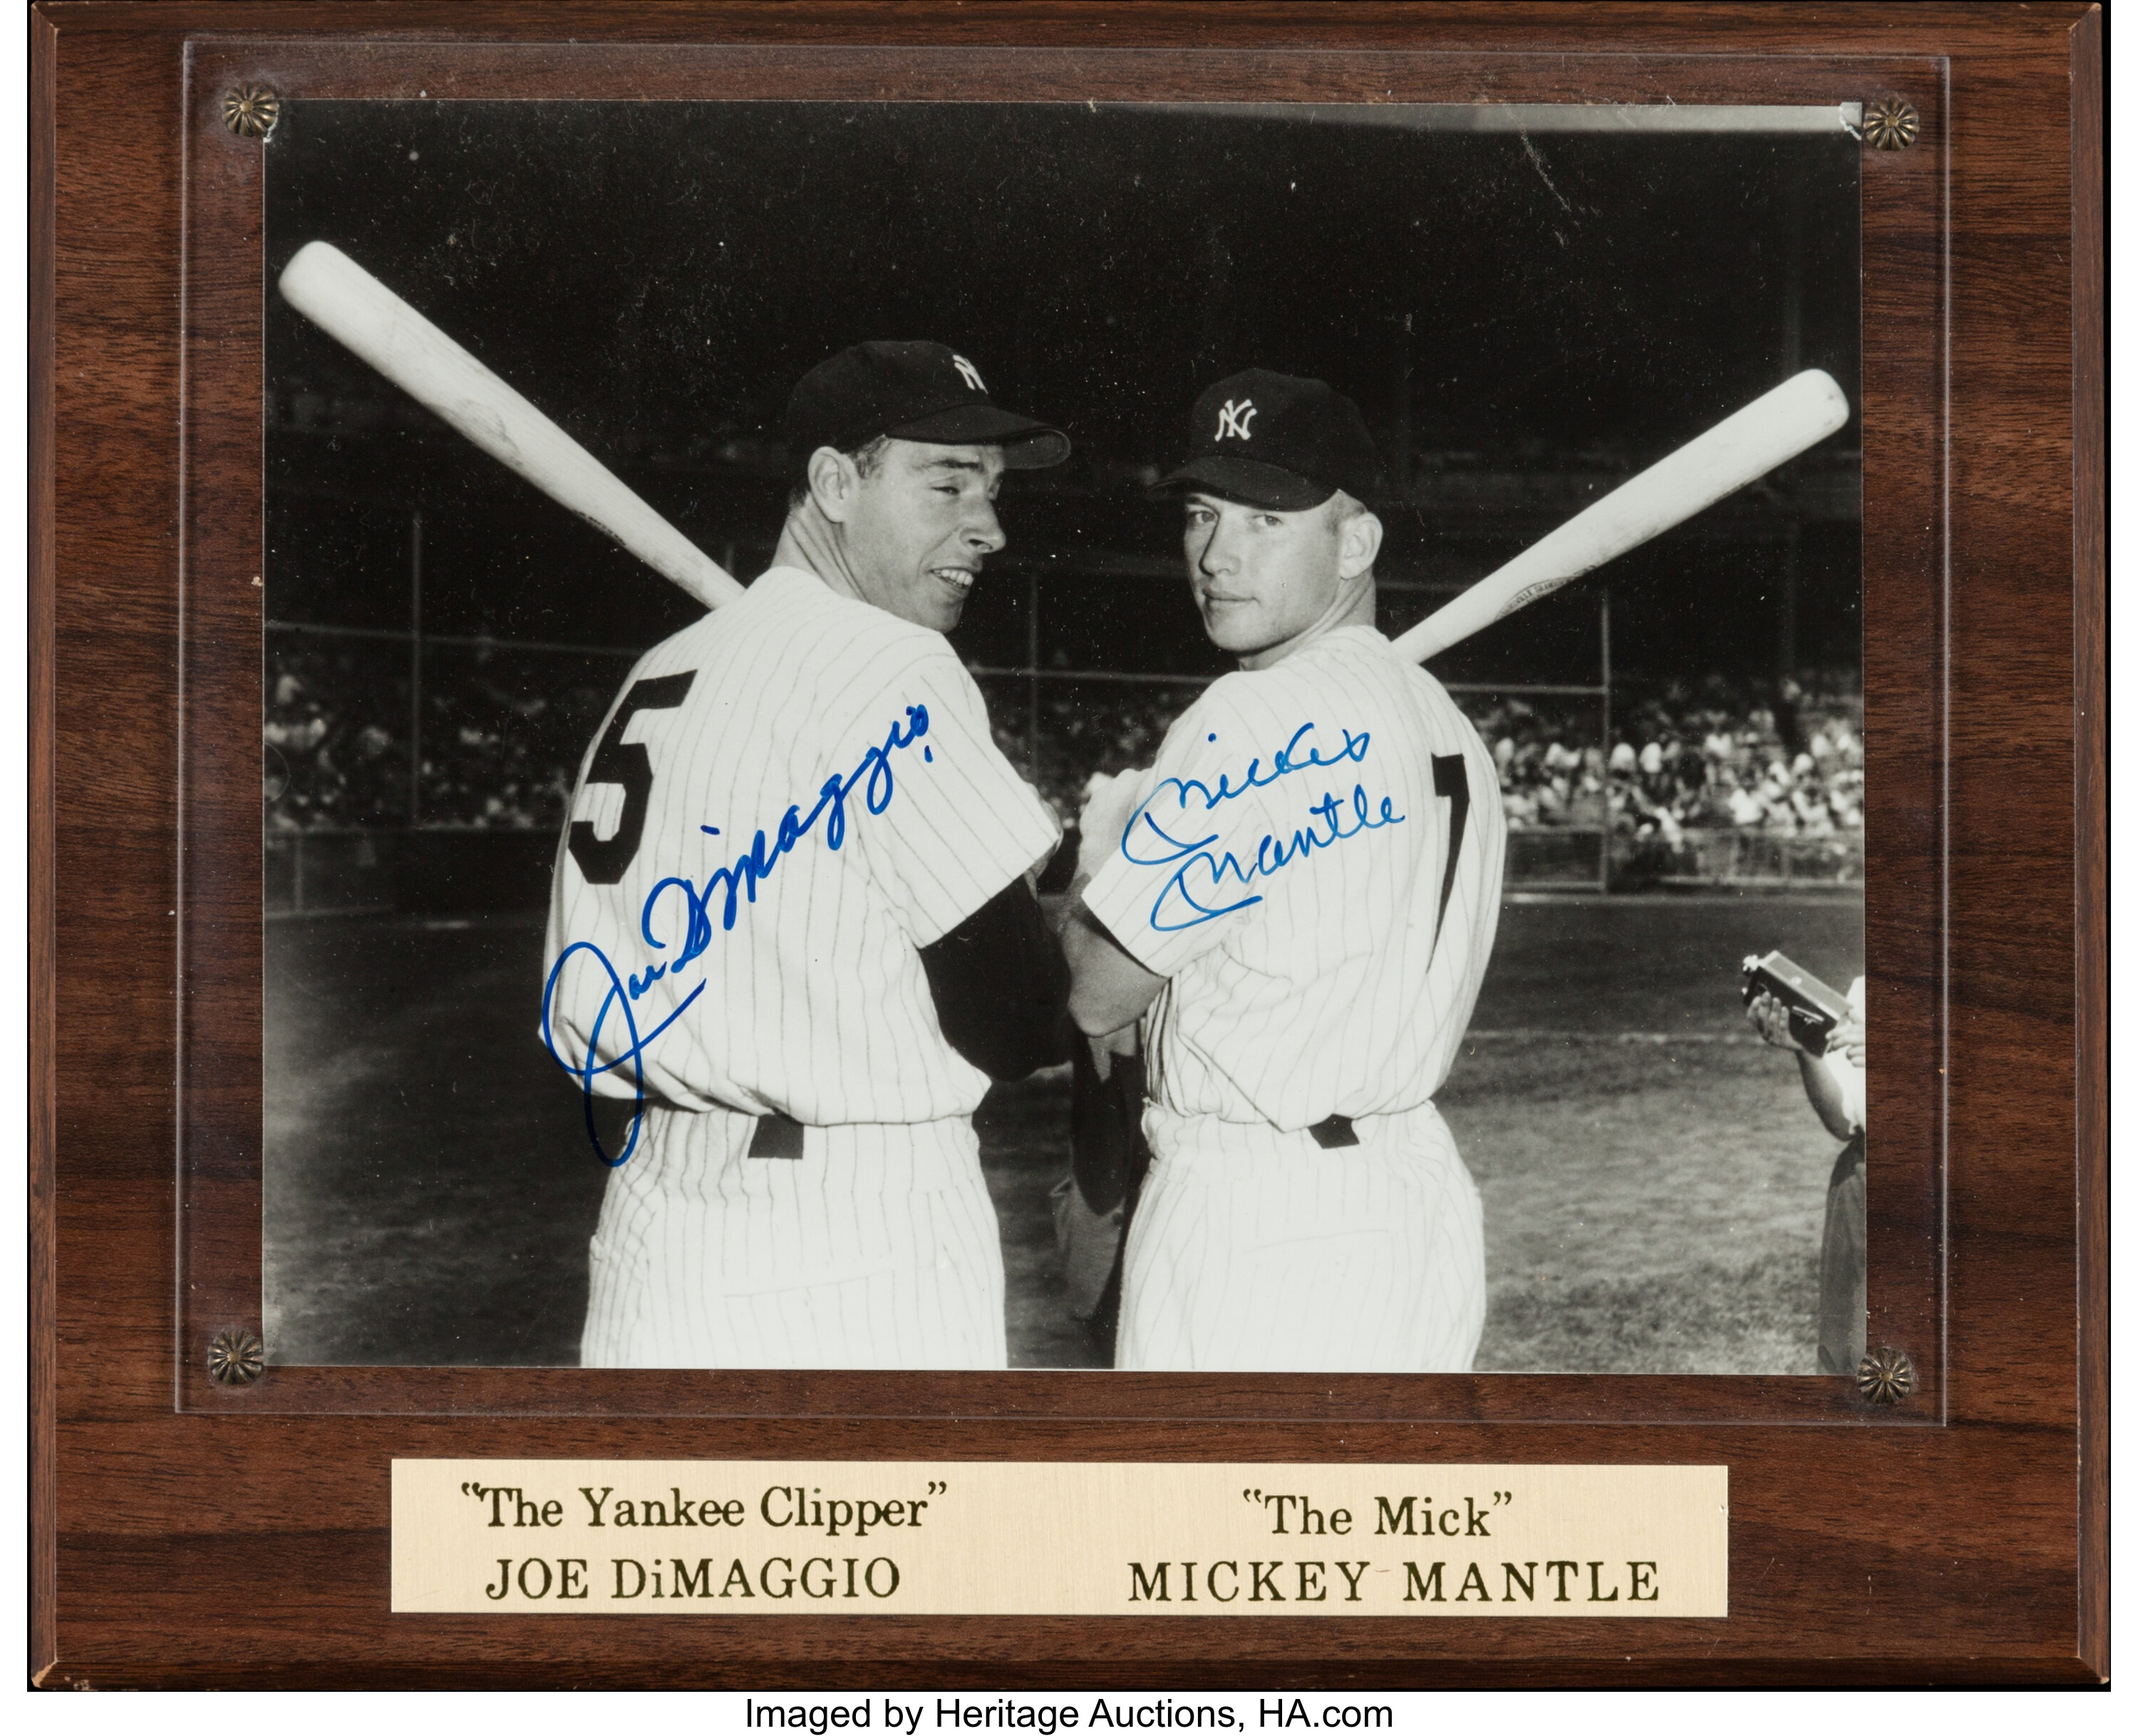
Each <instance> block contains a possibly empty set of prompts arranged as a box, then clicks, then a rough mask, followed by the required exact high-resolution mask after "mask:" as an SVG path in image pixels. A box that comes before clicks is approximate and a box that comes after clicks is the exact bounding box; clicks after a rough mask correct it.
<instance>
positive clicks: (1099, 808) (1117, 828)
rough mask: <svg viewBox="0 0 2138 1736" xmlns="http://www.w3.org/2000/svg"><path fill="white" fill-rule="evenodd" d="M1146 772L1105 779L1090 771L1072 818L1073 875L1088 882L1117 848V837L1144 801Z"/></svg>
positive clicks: (1125, 829) (1148, 778)
mask: <svg viewBox="0 0 2138 1736" xmlns="http://www.w3.org/2000/svg"><path fill="white" fill-rule="evenodd" d="M1149 781H1150V773H1149V772H1148V771H1142V770H1133V769H1132V770H1130V771H1126V772H1119V773H1115V774H1114V775H1113V776H1112V777H1108V776H1107V775H1106V773H1104V772H1094V773H1091V778H1090V779H1089V780H1088V781H1087V782H1086V783H1085V785H1084V806H1083V807H1082V808H1081V810H1080V811H1079V812H1078V813H1077V816H1076V875H1077V878H1078V879H1080V880H1088V879H1090V878H1091V876H1092V875H1095V874H1096V873H1097V872H1098V871H1099V870H1100V869H1101V868H1102V867H1104V866H1106V862H1107V861H1108V859H1109V858H1110V857H1111V856H1112V855H1113V853H1114V852H1115V851H1116V850H1118V849H1119V848H1120V842H1121V834H1122V833H1123V832H1125V831H1127V830H1128V828H1129V822H1130V821H1131V820H1132V819H1134V818H1135V811H1136V809H1137V807H1139V806H1140V804H1141V803H1142V801H1143V798H1144V786H1145V784H1146V783H1148V782H1149Z"/></svg>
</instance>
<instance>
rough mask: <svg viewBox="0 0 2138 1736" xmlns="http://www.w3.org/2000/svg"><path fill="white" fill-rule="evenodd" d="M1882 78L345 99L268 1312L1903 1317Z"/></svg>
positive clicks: (336, 155) (323, 121)
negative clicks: (1757, 94) (1874, 546)
mask: <svg viewBox="0 0 2138 1736" xmlns="http://www.w3.org/2000/svg"><path fill="white" fill-rule="evenodd" d="M1862 150H1863V145H1862V139H1861V136H1860V116H1858V115H1857V114H1856V113H1855V112H1854V110H1853V108H1852V106H1841V107H1833V106H1829V107H1826V108H1821V109H1813V108H1769V109H1760V108H1728V109H1707V108H1701V107H1696V106H1686V107H1680V108H1673V107H1668V106H1659V107H1641V108H1625V107H1611V106H1593V107H1582V106H1573V105H1567V106H1556V107H1555V106H1550V105H1491V106H1482V105H1481V106H1462V105H1445V106H1442V105H1433V106H1417V105H1393V104H1391V105H1364V104H1360V105H1301V104H1289V105H1279V104H1267V105H1265V104H1223V103H1214V102H1213V103H1208V104H1094V103H1086V104H1076V103H1066V104H1064V103H1056V104H992V103H988V104H983V103H962V102H928V103H921V102H899V101H886V102H871V103H857V102H846V101H808V102H803V101H795V102H765V101H749V102H742V101H715V100H707V101H693V102H644V103H635V102H634V103H622V102H566V101H554V100H539V101H510V102H508V101H466V100H456V101H435V100H428V99H423V100H391V101H386V100H364V101H356V100H347V101H329V100H289V101H286V102H285V103H284V104H283V105H282V106H281V112H280V115H279V117H278V119H276V124H275V128H274V130H273V133H272V134H271V137H270V138H269V139H268V141H267V144H266V159H265V160H266V210H265V214H264V217H265V243H264V245H265V248H266V305H265V308H264V310H263V311H264V315H265V321H264V329H265V334H266V335H265V343H266V357H265V363H266V367H265V378H266V403H265V406H264V410H265V442H264V454H263V460H264V465H265V476H264V487H265V504H266V549H265V552H264V562H265V564H264V567H263V568H262V573H261V578H262V584H263V587H264V596H265V617H266V622H265V633H264V646H263V653H262V656H263V664H262V669H261V712H262V734H263V759H264V779H263V791H262V794H263V820H262V825H263V839H264V846H265V853H264V874H265V884H264V889H263V890H264V901H265V917H264V922H265V931H266V932H265V937H264V955H265V972H266V980H265V983H264V993H265V1002H264V1005H265V1027H264V1033H263V1066H264V1074H265V1077H264V1087H265V1092H264V1100H265V1112H264V1114H265V1125H264V1128H263V1130H262V1133H263V1165H262V1226H261V1234H262V1239H263V1248H262V1252H263V1261H262V1273H263V1279H262V1282H263V1290H264V1295H263V1297H262V1318H263V1323H264V1324H263V1336H264V1339H265V1342H266V1358H267V1360H268V1361H269V1362H271V1363H280V1364H283V1365H295V1366H305V1365H329V1366H331V1365H388V1366H403V1367H445V1366H461V1367H476V1368H480V1367H508V1366H518V1367H543V1368H571V1367H580V1368H697V1369H708V1370H718V1369H723V1368H738V1369H740V1368H793V1369H818V1368H822V1369H873V1370H901V1369H910V1370H921V1369H979V1370H984V1369H1003V1368H1018V1369H1062V1370H1078V1371H1093V1372H1097V1371H1106V1370H1110V1369H1123V1370H1144V1371H1159V1370H1164V1371H1180V1372H1184V1373H1194V1372H1215V1371H1253V1372H1269V1373H1329V1374H1337V1373H1468V1372H1472V1371H1476V1372H1478V1373H1493V1372H1510V1373H1511V1372H1523V1373H1614V1374H1639V1373H1658V1374H1745V1375H1813V1374H1828V1375H1833V1374H1839V1373H1849V1374H1853V1373H1854V1372H1855V1371H1856V1369H1857V1364H1858V1363H1859V1362H1860V1361H1861V1360H1862V1357H1863V1355H1864V1352H1865V1348H1866V1346H1865V1339H1866V1330H1865V1326H1866V1286H1867V1270H1866V1246H1865V1243H1866V1237H1865V1220H1866V1204H1865V1200H1866V1190H1867V1164H1868V1162H1869V1154H1868V1148H1867V1124H1868V1117H1867V1106H1866V1100H1865V1099H1866V1092H1865V1085H1864V1080H1865V1070H1864V1064H1865V1053H1866V1051H1865V1034H1864V1032H1865V1023H1866V1018H1867V1007H1868V1006H1869V1004H1870V1003H1871V1002H1872V1001H1873V1000H1875V999H1876V985H1873V984H1867V983H1866V982H1865V978H1864V930H1863V917H1864V899H1863V893H1864V877H1865V836H1864V820H1863V816H1864V812H1865V807H1864V791H1865V780H1866V778H1867V774H1868V768H1867V754H1868V751H1869V749H1868V744H1867V743H1866V741H1865V739H1864V731H1863V653H1862V597H1863V578H1864V574H1863V558H1862V440H1861V436H1860V432H1859V431H1860V427H1861V423H1860V420H1859V418H1858V415H1857V401H1858V396H1859V378H1860V371H1861V370H1860V358H1861V349H1862V345H1861V323H1862V290H1861V271H1860V258H1861V212H1860V201H1859V192H1860V185H1859V183H1860V179H1861V174H1862Z"/></svg>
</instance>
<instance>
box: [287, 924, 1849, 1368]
mask: <svg viewBox="0 0 2138 1736" xmlns="http://www.w3.org/2000/svg"><path fill="white" fill-rule="evenodd" d="M1775 946H1779V947H1781V948H1784V950H1785V951H1787V952H1788V953H1789V954H1790V956H1791V957H1793V958H1795V959H1797V960H1798V961H1799V963H1803V964H1804V965H1805V966H1807V967H1809V968H1810V969H1812V970H1813V971H1816V972H1818V973H1819V974H1820V975H1822V976H1823V977H1825V978H1827V979H1828V981H1830V982H1834V983H1847V982H1848V979H1849V978H1851V977H1852V976H1854V975H1856V974H1857V973H1858V972H1859V971H1860V970H1861V968H1862V963H1861V958H1862V911H1861V906H1860V905H1858V904H1857V902H1856V901H1854V900H1850V899H1847V898H1835V897H1831V896H1809V897H1801V898H1787V899H1784V898H1773V897H1746V898H1742V899H1729V898H1720V897H1717V898H1699V899H1670V898H1655V899H1618V900H1604V899H1572V900H1550V901H1537V902H1517V903H1512V904H1510V905H1509V906H1508V907H1507V909H1506V911H1505V913H1504V914H1503V916H1502V918H1501V926H1500V939H1499V943H1498V945H1497V947H1496V949H1495V952H1494V955H1493V961H1492V968H1491V973H1490V974H1489V976H1488V978H1487V979H1486V986H1485V992H1484V995H1483V997H1482V998H1481V1000H1480V1002H1479V1003H1478V1007H1477V1016H1476V1017H1475V1018H1474V1019H1473V1020H1472V1025H1471V1035H1470V1039H1469V1041H1467V1043H1466V1045H1465V1046H1464V1052H1463V1055H1462V1059H1461V1060H1460V1061H1459V1062H1458V1063H1457V1066H1456V1069H1455V1071H1454V1074H1453V1075H1452V1077H1451V1078H1450V1080H1448V1083H1447V1087H1446V1088H1445V1090H1442V1093H1441V1095H1440V1098H1439V1103H1440V1106H1441V1109H1442V1113H1443V1114H1445V1115H1446V1116H1447V1121H1448V1124H1449V1125H1450V1126H1451V1127H1452V1128H1453V1129H1454V1131H1455V1135H1456V1139H1457V1142H1458V1143H1459V1144H1460V1145H1461V1147H1462V1153H1463V1155H1464V1157H1465V1158H1467V1161H1468V1163H1469V1164H1470V1168H1471V1170H1472V1173H1473V1174H1475V1175H1476V1177H1477V1183H1478V1186H1479V1187H1480V1188H1481V1190H1482V1192H1483V1194H1484V1198H1485V1234H1486V1271H1487V1275H1488V1278H1489V1281H1490V1285H1491V1306H1490V1309H1489V1312H1488V1314H1487V1316H1486V1326H1485V1339H1484V1343H1483V1346H1482V1348H1481V1350H1480V1353H1479V1356H1478V1367H1480V1368H1489V1369H1538V1370H1553V1371H1574V1370H1594V1371H1603V1370H1609V1371H1615V1372H1620V1373H1810V1372H1812V1368H1813V1339H1812V1329H1811V1315H1812V1305H1813V1289H1814V1269H1813V1249H1814V1246H1815V1242H1816V1237H1817V1232H1818V1222H1819V1213H1820V1211H1821V1209H1822V1207H1823V1202H1824V1196H1825V1182H1826V1176H1827V1172H1828V1168H1829V1167H1830V1166H1831V1164H1832V1162H1833V1149H1834V1148H1833V1141H1832V1140H1831V1139H1828V1137H1827V1136H1826V1134H1824V1132H1823V1130H1822V1129H1820V1127H1819V1125H1818V1121H1817V1119H1816V1118H1815V1117H1814V1116H1813V1114H1812V1113H1811V1110H1810V1109H1809V1107H1808V1106H1807V1105H1806V1104H1805V1102H1804V1095H1803V1091H1802V1089H1801V1087H1800V1086H1799V1083H1798V1080H1797V1073H1796V1069H1795V1067H1794V1065H1791V1063H1790V1061H1789V1057H1787V1056H1783V1055H1779V1054H1775V1053H1774V1052H1772V1051H1768V1050H1765V1049H1763V1048H1761V1047H1760V1046H1758V1045H1757V1044H1756V1043H1753V1042H1750V1041H1746V1038H1747V1036H1748V1035H1749V1033H1748V1028H1747V1027H1746V1026H1745V1023H1744V1020H1743V1017H1742V1015H1741V1013H1740V1011H1739V1007H1738V1001H1737V992H1736V981H1737V964H1738V961H1739V960H1740V958H1742V957H1743V956H1744V955H1745V953H1748V952H1755V951H1757V952H1764V951H1765V950H1767V949H1768V948H1771V947H1775ZM540 950H541V934H540V929H539V924H537V923H536V922H534V920H532V919H528V920H519V919H491V920H476V921H468V922H451V923H441V922H428V923H427V922H423V921H420V920H414V919H392V918H368V919H367V918H355V919H348V918H341V919H337V918H320V919H300V920H295V921H289V922H279V923H275V924H270V926H269V928H268V931H267V981H266V992H267V1035H266V1229H265V1236H266V1247H265V1253H266V1297H265V1317H266V1339H267V1345H268V1353H269V1355H270V1357H271V1359H272V1360H275V1361H276V1362H281V1363H402V1364H411V1365H419V1364H448V1363H463V1364H493V1365H495V1364H515V1363H516V1364H543V1363H564V1364H569V1363H573V1362H575V1361H576V1360H577V1350H578V1331H579V1323H580V1318H581V1315H582V1314H583V1311H584V1309H585V1305H586V1242H587V1238H588V1235H589V1234H591V1233H592V1231H593V1222H594V1218H595V1215H596V1213H597V1212H598V1210H599V1209H600V1203H601V1193H602V1188H603V1185H604V1183H605V1180H606V1172H605V1171H604V1170H603V1169H602V1168H601V1167H600V1166H599V1164H598V1163H597V1162H596V1161H595V1160H594V1159H593V1157H592V1156H591V1154H590V1153H589V1152H588V1148H587V1144H586V1141H585V1136H584V1134H583V1131H582V1129H581V1126H580V1120H579V1107H578V1095H577V1093H576V1091H575V1090H574V1087H573V1085H572V1084H571V1082H570V1081H569V1080H568V1079H566V1078H565V1077H564V1075H562V1074H561V1073H559V1071H558V1070H556V1068H555V1067H554V1065H553V1064H552V1063H551V1062H550V1061H549V1058H548V1056H546V1055H545V1054H544V1051H543V1050H542V1048H541V1046H540V1044H539V1042H538V1041H537V1040H536V1038H535V1035H534V1025H535V1015H536V1011H537V1008H538V1005H539V995H540V987H541V983H540V966H541V960H540ZM1067 1090H1068V1088H1067V1081H1066V1080H1062V1079H1050V1078H1044V1077H1042V1078H1041V1079H1038V1080H1032V1081H1028V1082H1027V1083H1026V1084H1024V1085H1017V1086H1010V1087H998V1089H997V1090H995V1091H994V1092H993V1094H991V1095H990V1096H989V1098H988V1101H987V1102H986V1104H984V1105H983V1106H982V1109H981V1111H980V1114H979V1117H978V1118H977V1119H978V1124H979V1132H980V1139H981V1148H982V1153H983V1155H984V1159H985V1162H986V1166H987V1172H988V1184H989V1186H990V1187H991V1189H992V1190H993V1194H994V1198H995V1204H996V1207H997V1210H998V1214H999V1216H1000V1218H1001V1222H1002V1233H1003V1260H1004V1264H1005V1266H1006V1268H1007V1270H1008V1280H1009V1295H1010V1304H1009V1340H1010V1355H1011V1361H1012V1362H1013V1363H1016V1364H1018V1365H1019V1366H1023V1367H1056V1368H1059V1367H1082V1366H1089V1365H1090V1364H1091V1362H1092V1360H1093V1356H1092V1353H1091V1347H1090V1344H1089V1343H1088V1341H1087V1339H1086V1334H1085V1333H1084V1331H1083V1329H1081V1327H1080V1326H1079V1325H1078V1324H1076V1322H1075V1321H1074V1320H1071V1319H1069V1318H1068V1317H1067V1314H1066V1313H1065V1312H1064V1311H1063V1309H1062V1304H1061V1300H1060V1280H1059V1275H1058V1274H1057V1270H1056V1268H1055V1264H1054V1245H1053V1233H1052V1226H1051V1224H1050V1222H1049V1220H1048V1217H1047V1190H1048V1189H1049V1188H1050V1187H1052V1185H1053V1183H1054V1182H1055V1181H1056V1180H1057V1178H1059V1177H1060V1176H1061V1175H1062V1173H1065V1171H1066V1169H1067V1163H1068V1151H1067V1134H1066V1127H1067Z"/></svg>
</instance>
